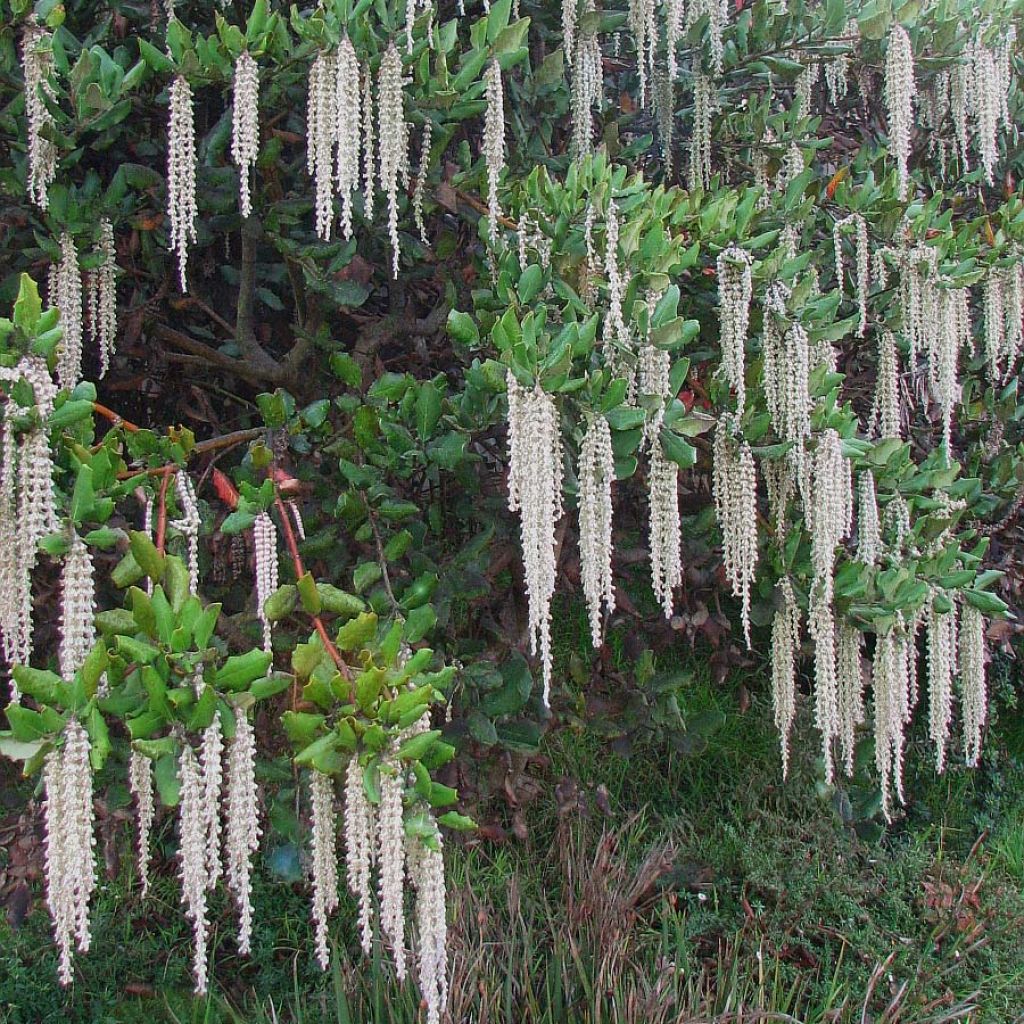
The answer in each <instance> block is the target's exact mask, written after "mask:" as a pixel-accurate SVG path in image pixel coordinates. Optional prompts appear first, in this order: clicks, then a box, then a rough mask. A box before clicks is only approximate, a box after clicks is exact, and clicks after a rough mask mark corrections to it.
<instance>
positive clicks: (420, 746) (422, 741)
mask: <svg viewBox="0 0 1024 1024" xmlns="http://www.w3.org/2000/svg"><path fill="white" fill-rule="evenodd" d="M440 736H441V730H440V729H431V730H429V731H428V732H420V733H417V734H416V735H415V736H410V737H409V739H407V740H406V741H405V742H404V743H403V744H402V745H401V746H400V747H399V748H398V756H399V758H401V760H403V761H418V760H419V759H420V758H421V757H423V756H424V755H425V754H426V753H427V751H428V750H429V749H430V748H431V747H432V746H433V745H434V741H435V740H437V739H439V738H440Z"/></svg>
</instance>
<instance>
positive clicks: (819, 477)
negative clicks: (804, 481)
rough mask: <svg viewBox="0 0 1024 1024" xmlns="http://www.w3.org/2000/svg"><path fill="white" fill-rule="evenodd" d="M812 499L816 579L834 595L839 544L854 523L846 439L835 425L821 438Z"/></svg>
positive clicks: (812, 530) (816, 459)
mask: <svg viewBox="0 0 1024 1024" xmlns="http://www.w3.org/2000/svg"><path fill="white" fill-rule="evenodd" d="M812 472H813V481H814V487H813V501H812V503H811V507H810V508H809V509H808V510H807V517H808V519H809V521H810V522H809V525H810V531H811V562H812V564H813V566H814V576H815V580H816V581H818V582H820V583H822V584H823V585H824V587H825V593H826V596H827V597H828V598H829V599H831V596H832V569H833V566H834V564H835V555H836V548H837V547H838V545H839V544H840V543H841V542H842V540H843V538H844V537H846V536H848V535H849V533H850V528H851V527H852V525H853V477H852V467H851V465H850V460H849V459H847V458H846V457H845V456H844V455H843V442H842V438H840V436H839V434H838V433H837V432H836V431H835V430H832V429H829V430H826V431H824V432H823V433H822V435H821V437H819V439H818V447H817V450H816V451H815V453H814V465H813V471H812Z"/></svg>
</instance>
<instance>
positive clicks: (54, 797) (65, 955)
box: [43, 718, 96, 985]
mask: <svg viewBox="0 0 1024 1024" xmlns="http://www.w3.org/2000/svg"><path fill="white" fill-rule="evenodd" d="M89 749H90V745H89V736H88V734H87V733H86V731H85V729H83V728H82V726H81V724H80V723H79V722H78V720H77V719H76V718H69V719H68V722H67V725H66V726H65V727H64V744H63V746H62V747H61V749H60V750H55V751H53V752H52V753H50V754H47V756H46V763H45V765H44V767H43V788H44V791H45V793H46V807H45V827H46V839H45V849H46V905H47V907H48V908H49V910H50V916H51V917H52V918H53V928H54V935H55V938H56V941H57V948H58V952H59V956H60V963H59V968H58V970H59V974H60V982H61V984H62V985H69V984H71V980H72V967H71V956H72V947H73V946H76V945H77V947H78V950H79V951H80V952H82V953H86V952H88V950H89V943H90V939H91V934H90V929H89V901H90V899H91V898H92V893H93V890H94V889H95V888H96V853H95V846H96V837H95V835H94V833H93V802H92V766H91V765H90V763H89Z"/></svg>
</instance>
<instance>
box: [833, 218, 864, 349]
mask: <svg viewBox="0 0 1024 1024" xmlns="http://www.w3.org/2000/svg"><path fill="white" fill-rule="evenodd" d="M847 225H852V227H853V231H854V259H855V268H854V269H855V270H856V275H857V277H856V288H857V308H858V310H859V311H860V323H859V324H858V327H857V336H858V337H860V338H863V337H864V332H865V331H866V330H867V326H868V287H869V285H870V282H871V278H870V273H871V268H870V257H869V253H868V226H867V222H866V221H865V220H864V218H863V217H862V216H861V215H860V214H859V213H851V214H850V215H849V216H848V217H844V218H843V219H842V220H838V221H836V223H835V226H834V227H833V229H832V243H833V246H834V248H835V260H836V282H837V284H838V288H839V293H840V294H843V243H842V230H843V228H845V227H846V226H847Z"/></svg>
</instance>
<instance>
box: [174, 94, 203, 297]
mask: <svg viewBox="0 0 1024 1024" xmlns="http://www.w3.org/2000/svg"><path fill="white" fill-rule="evenodd" d="M167 137H168V145H167V216H168V218H169V219H170V235H171V251H172V252H174V253H175V254H176V255H177V257H178V280H179V283H180V285H181V290H182V291H183V292H185V291H188V284H187V282H186V280H185V271H186V268H187V266H188V247H189V244H190V243H192V242H195V241H196V238H197V235H196V221H197V220H198V219H199V206H198V203H197V201H196V129H195V121H194V119H193V112H192V87H191V86H190V85H189V83H188V79H187V78H185V76H184V75H178V76H176V77H175V79H174V82H173V83H172V85H171V102H170V120H169V124H168V131H167Z"/></svg>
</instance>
